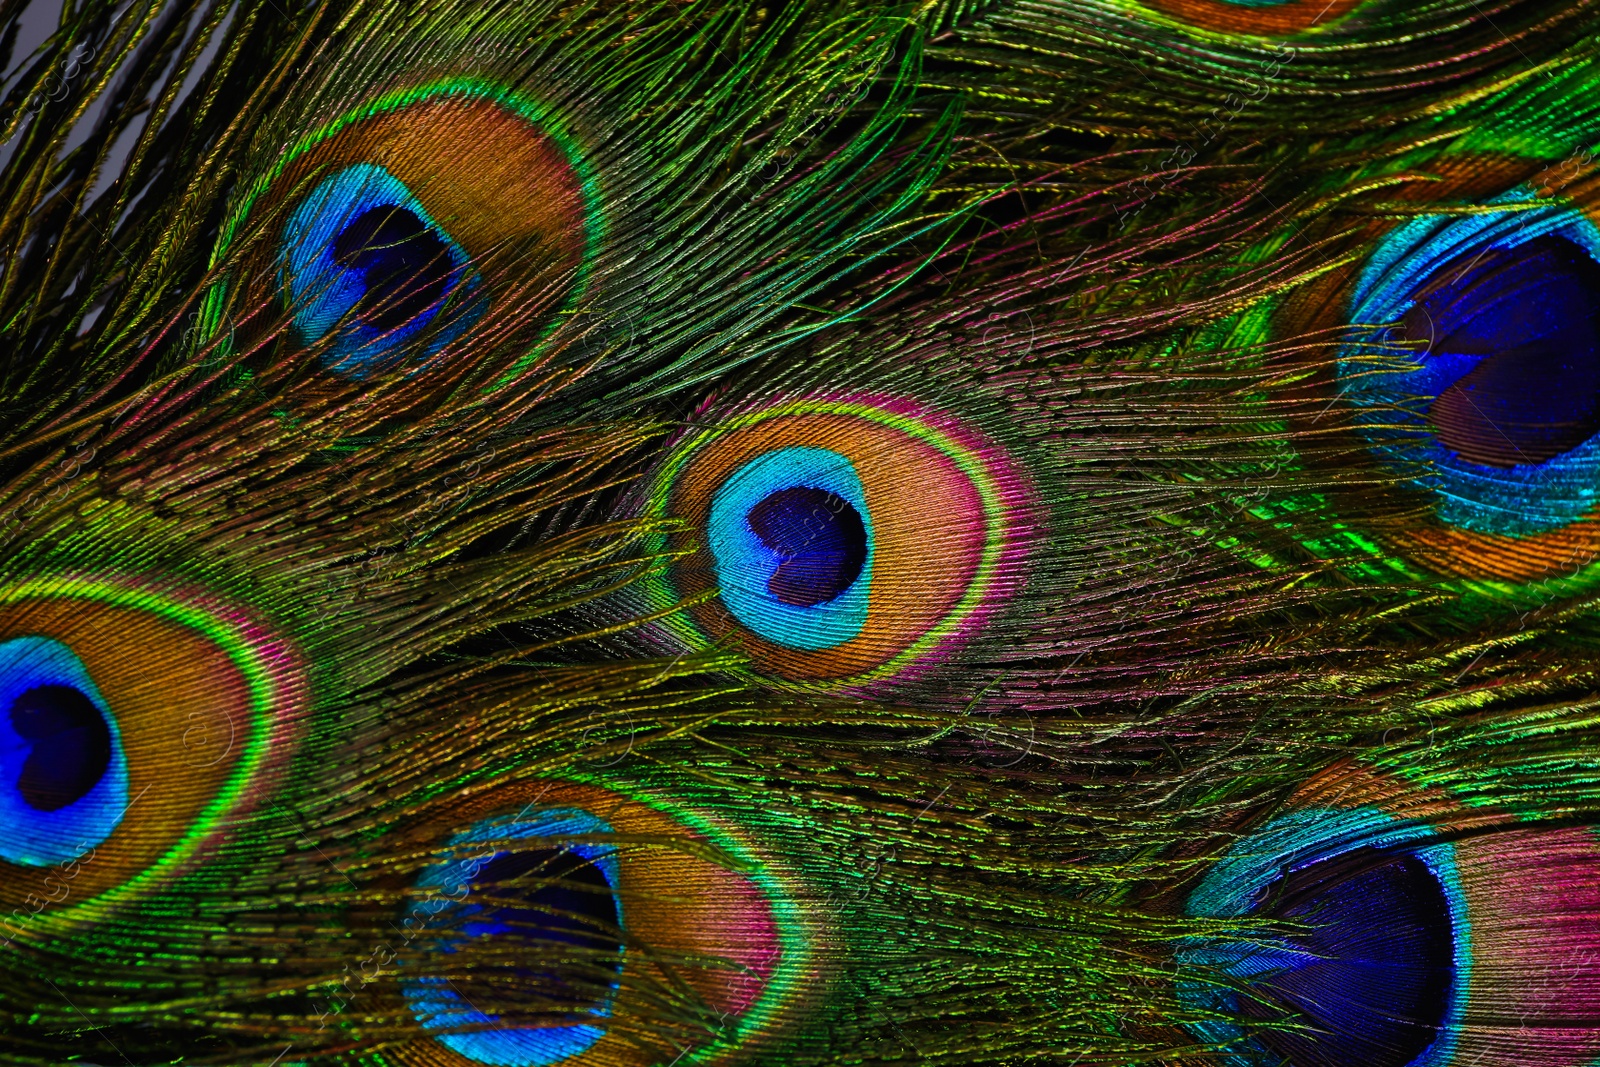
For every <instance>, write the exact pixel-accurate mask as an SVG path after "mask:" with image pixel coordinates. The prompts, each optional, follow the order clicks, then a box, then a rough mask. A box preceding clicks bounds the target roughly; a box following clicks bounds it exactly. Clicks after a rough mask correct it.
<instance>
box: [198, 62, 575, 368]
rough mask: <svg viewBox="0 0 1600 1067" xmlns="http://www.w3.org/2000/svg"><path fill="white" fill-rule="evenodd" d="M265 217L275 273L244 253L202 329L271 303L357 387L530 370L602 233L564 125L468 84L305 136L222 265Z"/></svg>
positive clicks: (236, 229) (226, 234)
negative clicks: (464, 359)
mask: <svg viewBox="0 0 1600 1067" xmlns="http://www.w3.org/2000/svg"><path fill="white" fill-rule="evenodd" d="M263 220H265V221H266V227H265V236H267V237H268V238H269V240H270V243H271V257H270V258H271V264H270V266H267V265H265V264H262V263H261V262H260V257H259V256H255V253H253V252H247V253H246V260H247V263H246V266H247V268H248V269H246V270H245V271H243V272H242V277H243V280H242V281H240V282H227V283H223V284H221V285H219V286H218V287H216V288H214V289H213V290H212V291H211V292H210V293H209V294H208V297H207V302H206V307H205V311H206V314H207V317H208V321H210V322H212V323H213V324H215V323H218V322H220V321H222V318H223V315H224V314H225V313H228V314H231V315H232V317H233V318H234V319H235V320H236V321H238V322H250V321H253V319H254V318H255V309H257V308H260V307H262V306H270V305H272V304H274V303H276V304H277V305H278V306H281V307H282V308H283V310H284V311H285V312H286V314H287V315H288V317H289V320H290V326H291V329H290V335H291V336H292V339H293V340H294V341H295V342H296V343H297V344H299V345H301V346H305V347H309V348H312V349H313V350H315V351H317V352H318V354H319V357H320V359H321V361H322V363H323V365H324V366H326V367H327V368H328V369H330V370H332V371H333V372H335V373H337V374H339V375H342V376H345V377H350V378H364V377H368V376H370V375H372V374H374V373H378V372H380V371H384V370H390V369H394V368H405V369H415V368H419V367H426V366H431V365H433V364H432V362H431V361H433V360H437V359H448V358H449V357H450V353H451V352H453V351H456V350H457V349H460V350H461V351H463V352H468V351H470V352H471V354H472V355H473V356H474V357H475V358H476V357H478V356H481V355H483V353H484V352H485V351H488V350H491V349H492V350H494V351H497V352H498V351H505V352H506V353H507V354H508V356H509V357H510V358H511V359H512V360H514V361H519V362H526V361H527V360H528V359H531V358H533V357H532V353H533V351H534V350H535V348H536V347H537V345H538V342H539V340H540V338H542V337H543V336H544V335H545V334H547V333H548V332H549V330H550V329H552V328H553V326H554V324H555V322H556V321H557V316H558V313H559V312H560V311H561V310H562V309H563V308H570V307H572V306H573V304H574V302H575V301H577V300H578V299H579V298H580V297H581V295H582V293H583V291H584V286H585V284H586V279H587V277H588V274H589V271H590V268H591V266H592V261H593V258H594V255H595V253H596V251H597V249H598V247H599V242H600V239H601V234H602V230H603V224H602V219H601V215H600V212H599V209H598V193H597V185H596V183H595V181H594V180H593V178H592V176H591V175H590V174H589V172H588V168H587V165H586V163H585V162H584V160H583V157H582V155H581V153H580V152H579V151H578V150H577V148H576V146H575V144H574V142H573V141H572V139H571V138H570V137H569V136H568V135H567V133H566V132H565V131H564V129H563V127H562V125H561V123H560V122H559V121H558V120H557V119H556V118H555V117H554V116H553V115H551V114H550V113H548V111H547V110H546V109H544V108H542V107H540V106H539V105H537V104H536V103H534V102H532V101H531V100H529V99H527V98H526V97H524V96H522V95H519V94H518V93H515V92H512V91H509V90H507V89H504V88H501V87H499V86H496V85H493V84H491V83H487V82H482V81H475V80H471V79H455V80H447V81H441V82H435V83H430V84H427V85H422V86H419V87H416V88H413V89H406V90H398V91H394V92H391V93H388V94H386V95H384V96H381V97H378V98H377V99H375V100H372V101H369V102H367V103H365V104H363V105H362V106H361V107H359V108H356V109H354V110H352V111H349V112H347V113H346V114H344V115H341V116H340V117H339V118H337V119H335V120H334V121H332V122H329V123H327V124H325V125H324V126H322V127H321V128H320V129H318V130H316V131H314V132H312V133H311V134H309V135H307V136H306V137H304V138H302V139H301V140H300V141H299V142H298V143H296V144H295V145H293V146H292V147H291V148H290V149H289V150H288V151H287V152H286V153H285V155H284V156H283V157H282V158H281V159H279V160H278V161H277V163H276V165H275V166H274V167H273V168H272V170H271V171H270V172H269V173H268V174H266V175H265V176H263V177H262V178H261V179H260V180H259V181H258V182H256V183H255V185H254V186H253V187H252V188H251V189H250V191H249V192H248V194H247V195H246V196H245V197H244V199H243V201H242V203H241V204H240V205H239V206H238V207H237V209H236V210H235V211H234V212H233V214H232V216H231V218H230V219H229V221H228V223H227V225H226V226H225V227H224V231H223V238H222V241H221V243H220V245H219V248H218V251H217V253H216V258H218V259H219V260H220V259H221V258H222V257H224V256H225V255H227V254H229V252H230V250H231V249H232V248H233V247H234V246H235V245H236V244H239V243H240V240H241V238H242V236H243V235H244V234H246V233H253V232H256V230H255V227H256V226H257V225H258V224H259V223H260V222H261V221H263ZM252 256H255V258H254V259H252V258H251V257H252ZM252 264H253V265H252ZM231 290H237V291H231ZM240 301H242V303H240ZM230 304H238V306H237V307H236V308H235V310H233V311H232V312H227V308H228V307H229V305H230ZM246 328H247V329H248V328H249V327H246ZM469 333H470V335H471V336H472V337H473V338H475V339H476V341H477V343H476V344H475V345H474V346H470V347H469V348H463V347H462V345H463V344H464V343H465V342H464V339H465V338H466V337H467V336H468V335H469ZM507 365H508V366H510V365H512V364H511V363H508V364H507Z"/></svg>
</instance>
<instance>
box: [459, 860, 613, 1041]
mask: <svg viewBox="0 0 1600 1067" xmlns="http://www.w3.org/2000/svg"><path fill="white" fill-rule="evenodd" d="M524 876H526V877H527V878H528V879H529V881H530V883H531V884H529V885H527V886H526V887H523V886H519V885H505V884H504V883H506V882H510V881H512V880H513V879H516V878H521V877H524ZM472 887H473V895H474V897H475V898H477V899H478V900H484V898H493V900H494V903H492V904H491V903H488V902H485V903H484V905H483V907H484V910H483V913H482V914H481V915H479V916H475V917H474V918H473V920H472V921H471V922H470V923H468V924H467V925H466V926H464V927H463V929H464V931H465V932H467V933H470V934H471V935H473V936H475V937H483V936H511V937H518V938H526V939H529V940H535V941H542V942H559V943H562V944H567V945H573V946H576V947H578V948H580V949H583V950H585V953H584V959H585V960H586V961H587V962H588V963H589V964H590V965H591V966H593V967H595V968H599V969H600V970H601V971H609V972H611V973H612V974H615V973H617V972H620V971H621V970H622V941H621V938H620V934H619V932H618V929H619V927H620V925H621V913H620V911H619V910H618V907H617V897H616V892H615V889H614V888H613V887H612V885H611V884H610V882H608V881H607V880H606V876H605V872H604V871H603V870H601V867H600V865H599V864H598V863H596V862H594V861H593V860H592V859H585V858H584V857H582V856H579V855H576V854H574V853H573V852H571V851H568V850H565V849H530V850H528V851H526V852H512V853H507V854H503V855H500V856H496V857H495V858H494V859H493V860H490V861H489V863H487V864H486V865H485V866H484V868H483V869H482V870H481V871H480V872H478V875H477V876H476V877H475V878H473V879H472ZM508 898H509V899H515V900H517V901H520V902H523V903H524V904H525V905H526V906H518V905H516V904H502V903H499V901H502V900H507V899H508ZM591 954H592V955H591ZM513 970H514V973H515V975H516V976H517V979H518V984H519V985H522V986H523V987H524V988H533V989H536V990H537V991H538V992H540V993H541V994H543V995H545V996H548V997H550V998H551V999H553V1000H557V1001H563V1002H568V1003H570V1004H571V1005H572V1009H573V1011H579V1010H583V1009H592V1008H598V1007H601V1006H603V1004H604V1003H605V1002H606V1000H607V999H608V998H609V995H610V990H609V987H608V986H607V985H606V984H605V983H604V982H601V981H597V979H598V978H599V976H598V975H590V976H589V977H588V978H587V979H581V978H579V977H577V974H576V972H574V971H572V970H571V969H570V968H569V969H565V970H535V969H531V968H527V967H516V968H514V969H513ZM472 984H473V983H472V982H471V981H470V980H465V981H463V982H462V985H463V987H464V988H463V994H464V995H465V996H466V998H467V1000H468V1002H469V1003H478V1002H480V1001H482V1002H486V1003H487V1002H494V1001H496V1000H500V1001H503V1000H504V999H505V994H504V989H503V987H502V988H501V990H500V993H499V995H498V996H496V995H495V994H494V991H493V990H486V991H484V993H483V994H482V996H481V997H477V996H474V994H473V993H472V992H471V991H470V990H468V989H466V988H465V987H466V986H470V985H472ZM498 1014H499V1015H500V1016H501V1017H502V1018H504V1019H508V1020H509V1019H512V1017H513V1016H517V1018H516V1019H515V1022H516V1023H517V1024H519V1025H524V1026H526V1025H548V1024H549V1023H550V1022H551V1020H549V1019H542V1018H539V1017H538V1015H537V1013H532V1015H529V1014H528V1013H517V1012H515V1011H509V1012H508V1011H505V1010H504V1006H502V1007H501V1008H500V1010H499V1011H498Z"/></svg>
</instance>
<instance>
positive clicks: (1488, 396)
mask: <svg viewBox="0 0 1600 1067" xmlns="http://www.w3.org/2000/svg"><path fill="white" fill-rule="evenodd" d="M1532 196H1533V194H1532V193H1531V192H1530V191H1528V190H1526V189H1518V190H1514V191H1512V192H1510V193H1507V194H1504V195H1502V196H1500V197H1497V198H1494V199H1492V200H1490V201H1489V202H1488V203H1489V204H1491V205H1493V204H1504V205H1506V206H1507V208H1508V210H1506V211H1504V212H1492V211H1491V212H1488V213H1485V214H1478V215H1469V216H1466V217H1441V216H1432V217H1423V218H1419V219H1417V220H1415V221H1413V222H1410V223H1408V224H1406V225H1404V226H1401V227H1398V228H1396V229H1395V230H1393V231H1391V232H1390V233H1389V234H1387V235H1386V236H1385V237H1384V238H1383V239H1382V240H1381V241H1379V243H1378V245H1377V247H1376V248H1375V249H1374V251H1373V253H1372V255H1371V257H1370V259H1369V260H1368V262H1367V263H1366V265H1365V266H1364V267H1363V268H1362V270H1361V272H1360V274H1359V276H1358V277H1357V280H1356V282H1355V285H1354V287H1353V289H1352V292H1351V296H1350V310H1349V313H1348V314H1349V321H1350V322H1353V323H1382V322H1395V323H1398V328H1397V329H1395V330H1394V331H1392V332H1391V335H1390V337H1389V340H1390V342H1391V344H1392V345H1394V346H1399V345H1402V344H1403V345H1404V347H1406V348H1407V349H1409V352H1408V353H1407V354H1406V355H1405V356H1404V357H1403V358H1402V360H1401V362H1403V364H1404V365H1403V366H1401V367H1399V368H1396V367H1394V366H1393V365H1392V364H1391V365H1389V366H1385V367H1381V368H1375V367H1374V366H1373V365H1372V362H1371V360H1370V359H1366V358H1363V357H1362V353H1363V351H1364V348H1363V347H1352V349H1351V350H1350V352H1349V354H1348V356H1347V357H1346V358H1345V359H1344V361H1343V362H1342V363H1341V364H1340V368H1339V374H1340V386H1341V390H1342V392H1343V394H1344V396H1345V397H1346V398H1347V400H1349V402H1351V403H1352V404H1353V405H1354V406H1355V408H1356V416H1357V420H1358V425H1359V427H1360V429H1361V432H1362V434H1363V436H1364V437H1365V439H1366V441H1367V443H1368V446H1369V447H1370V448H1371V449H1372V452H1373V454H1374V455H1375V456H1376V457H1377V458H1378V459H1379V460H1380V461H1381V462H1382V463H1384V464H1385V465H1387V466H1388V467H1389V468H1390V469H1391V470H1394V471H1395V472H1397V473H1401V474H1405V475H1408V476H1409V480H1410V482H1411V484H1412V485H1414V486H1415V487H1416V488H1417V489H1418V490H1419V491H1421V492H1422V493H1423V494H1424V495H1425V496H1426V498H1427V499H1428V500H1429V501H1431V504H1432V510H1433V513H1434V515H1435V517H1436V519H1437V524H1438V526H1437V529H1435V530H1426V531H1420V532H1418V533H1417V534H1416V535H1415V540H1416V541H1417V543H1418V548H1419V549H1420V550H1421V551H1422V552H1423V553H1424V554H1426V555H1427V556H1428V557H1429V558H1430V559H1433V560H1439V561H1442V562H1443V564H1444V565H1445V566H1446V568H1447V569H1450V570H1454V571H1456V572H1457V573H1463V574H1466V575H1469V576H1484V577H1498V578H1505V579H1510V580H1514V581H1526V580H1529V579H1531V578H1535V577H1538V576H1540V575H1541V574H1542V573H1543V572H1544V570H1545V569H1547V568H1548V567H1550V566H1552V565H1554V564H1557V563H1567V564H1570V561H1571V560H1572V558H1573V557H1574V555H1581V557H1582V558H1584V559H1587V558H1592V557H1593V556H1594V554H1595V551H1596V549H1600V541H1597V540H1596V539H1595V536H1594V534H1593V533H1592V532H1590V526H1591V522H1590V516H1591V513H1592V512H1593V511H1594V508H1595V506H1596V503H1597V502H1600V498H1597V490H1600V436H1597V434H1600V399H1597V397H1600V262H1597V261H1596V260H1597V256H1600V230H1597V229H1596V228H1595V226H1594V224H1593V223H1591V222H1590V221H1589V219H1588V218H1587V217H1586V216H1585V215H1584V214H1583V213H1582V212H1581V211H1578V210H1576V209H1574V208H1569V207H1563V206H1550V207H1533V208H1520V205H1522V204H1524V203H1526V202H1527V201H1529V200H1530V199H1532Z"/></svg>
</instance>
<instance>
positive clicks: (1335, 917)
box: [1242, 848, 1454, 1067]
mask: <svg viewBox="0 0 1600 1067" xmlns="http://www.w3.org/2000/svg"><path fill="white" fill-rule="evenodd" d="M1257 914H1260V915H1264V916H1268V917H1271V918H1275V919H1282V920H1287V921H1291V922H1295V923H1302V924H1305V925H1306V926H1308V927H1310V928H1311V929H1310V930H1308V931H1306V932H1304V933H1297V934H1295V935H1294V936H1292V937H1291V939H1290V940H1291V941H1292V943H1293V944H1294V946H1295V948H1296V949H1297V950H1299V952H1301V953H1304V956H1303V958H1302V962H1300V963H1298V964H1297V965H1295V966H1292V967H1289V968H1286V969H1284V970H1281V971H1278V972H1277V973H1275V974H1271V975H1268V976H1265V977H1263V978H1261V979H1259V980H1258V981H1257V982H1256V984H1255V988H1256V989H1257V990H1258V991H1259V992H1261V993H1263V994H1265V995H1267V996H1268V997H1269V998H1270V999H1273V1000H1276V1001H1278V1002H1279V1003H1280V1004H1282V1005H1283V1006H1284V1007H1286V1008H1288V1009H1290V1010H1291V1011H1292V1012H1294V1013H1295V1014H1296V1015H1297V1016H1298V1017H1299V1019H1300V1021H1301V1022H1303V1023H1305V1024H1307V1028H1306V1029H1303V1030H1300V1031H1298V1032H1287V1031H1278V1030H1267V1031H1262V1032H1261V1033H1260V1036H1259V1040H1260V1041H1261V1043H1262V1044H1263V1045H1265V1046H1267V1047H1268V1048H1270V1049H1271V1050H1272V1051H1273V1052H1274V1053H1276V1054H1278V1055H1281V1056H1283V1057H1285V1062H1287V1063H1292V1064H1294V1065H1295V1067H1405V1065H1406V1064H1409V1063H1411V1062H1412V1061H1413V1060H1415V1059H1416V1058H1417V1057H1418V1056H1420V1055H1421V1054H1422V1053H1423V1051H1424V1050H1426V1049H1427V1048H1428V1046H1429V1045H1431V1044H1432V1043H1433V1042H1434V1040H1435V1039H1436V1038H1437V1037H1438V1036H1439V1030H1440V1027H1441V1026H1442V1025H1443V1024H1444V1022H1445V1019H1446V1017H1447V1014H1448V1010H1449V998H1450V992H1451V988H1452V984H1453V947H1454V939H1453V934H1452V927H1451V921H1450V907H1449V903H1448V901H1447V898H1446V896H1445V891H1444V888H1443V887H1442V886H1441V885H1440V883H1439V880H1438V878H1437V877H1435V875H1434V874H1433V872H1432V871H1431V870H1430V869H1429V867H1428V865H1427V864H1426V863H1424V862H1423V861H1422V860H1421V859H1419V858H1417V857H1415V856H1408V855H1402V856H1395V855H1393V854H1390V853H1385V852H1380V851H1378V850H1375V849H1370V848H1360V849H1354V850H1352V851H1350V852H1346V853H1342V854H1340V855H1339V856H1337V857H1335V858H1333V859H1330V860H1325V861H1323V862H1321V863H1316V864H1312V865H1310V866H1309V867H1305V868H1302V869H1300V870H1298V871H1292V872H1290V873H1289V874H1288V875H1287V876H1285V877H1284V878H1283V879H1281V880H1280V881H1279V882H1278V883H1277V884H1275V885H1274V886H1272V887H1271V888H1270V889H1269V890H1268V893H1267V898H1266V901H1265V902H1264V904H1263V906H1262V908H1261V910H1260V911H1259V912H1258V913H1257ZM1242 1008H1243V1010H1244V1013H1245V1014H1246V1015H1253V1016H1255V1017H1257V1018H1266V1017H1268V1015H1269V1012H1270V1009H1269V1008H1268V1007H1267V1006H1265V1005H1262V1004H1258V1003H1254V1002H1251V1001H1248V1000H1247V1001H1246V1002H1245V1003H1244V1004H1243V1005H1242Z"/></svg>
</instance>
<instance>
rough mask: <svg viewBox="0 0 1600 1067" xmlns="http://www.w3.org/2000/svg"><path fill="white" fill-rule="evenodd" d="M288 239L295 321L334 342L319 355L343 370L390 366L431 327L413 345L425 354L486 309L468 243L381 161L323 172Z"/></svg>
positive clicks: (310, 334)
mask: <svg viewBox="0 0 1600 1067" xmlns="http://www.w3.org/2000/svg"><path fill="white" fill-rule="evenodd" d="M282 244H283V251H282V253H281V259H282V271H283V283H284V290H285V298H286V300H287V303H288V306H289V308H290V309H291V310H292V312H293V315H294V326H295V330H296V331H297V333H298V335H299V337H300V340H301V341H302V342H303V343H304V344H306V345H315V344H318V343H319V342H324V341H326V342H328V343H327V344H326V346H325V348H324V351H323V356H322V360H323V363H324V364H325V365H326V366H327V367H328V369H329V370H331V371H333V372H335V373H337V374H347V375H352V376H355V377H364V376H365V375H367V374H369V373H371V372H372V371H374V370H378V369H384V368H386V367H388V366H390V365H392V364H393V363H394V362H396V361H397V360H399V359H401V358H403V357H404V356H405V354H406V353H407V352H408V351H409V350H411V349H412V348H413V347H414V346H413V345H412V344H411V342H413V341H415V340H417V339H418V335H419V334H422V333H423V332H424V331H427V333H428V336H427V337H426V338H424V339H422V340H421V343H420V344H419V345H416V346H415V347H416V349H417V351H416V353H415V355H416V358H419V359H425V358H426V357H428V356H431V355H433V354H434V353H436V352H438V351H439V349H441V348H443V347H444V345H445V344H446V343H448V342H449V341H451V340H453V339H454V338H456V337H458V336H460V334H461V332H462V331H463V330H465V329H466V328H467V327H468V326H469V325H471V323H472V321H473V320H474V319H476V318H477V317H478V316H479V315H481V314H482V311H483V308H482V306H481V303H479V302H477V301H475V300H474V297H475V296H476V295H477V293H478V290H479V283H478V281H477V278H476V277H475V276H474V275H473V274H472V272H471V261H470V259H469V257H468V256H467V254H466V252H465V251H463V250H462V248H461V246H460V245H459V244H457V243H456V242H455V240H454V239H453V238H451V236H450V235H449V234H448V233H446V232H444V231H443V230H442V229H440V227H439V226H438V224H437V223H435V222H434V221H433V219H432V218H431V217H430V216H429V215H428V212H427V209H426V208H424V207H423V206H422V204H421V203H420V202H419V201H418V200H417V198H416V197H415V196H413V195H412V193H411V191H410V190H409V189H408V188H406V186H405V184H404V183H402V182H401V181H399V180H398V179H396V178H395V177H394V176H393V175H392V174H390V173H389V172H388V171H386V170H384V169H383V168H382V167H377V166H373V165H372V164H368V163H358V164H356V165H354V166H351V167H347V168H345V169H344V170H342V171H340V172H339V173H338V174H335V175H333V176H332V177H330V178H327V179H325V180H324V181H323V182H322V183H321V184H320V185H318V186H317V188H316V189H315V190H313V191H312V192H311V194H310V195H309V196H307V197H306V198H305V199H304V200H303V201H301V203H300V204H299V206H298V207H296V208H295V211H294V214H293V215H291V216H290V217H289V221H288V223H286V224H285V226H284V234H283V242H282ZM447 307H448V310H447ZM430 327H431V329H430ZM330 335H331V336H330Z"/></svg>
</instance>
